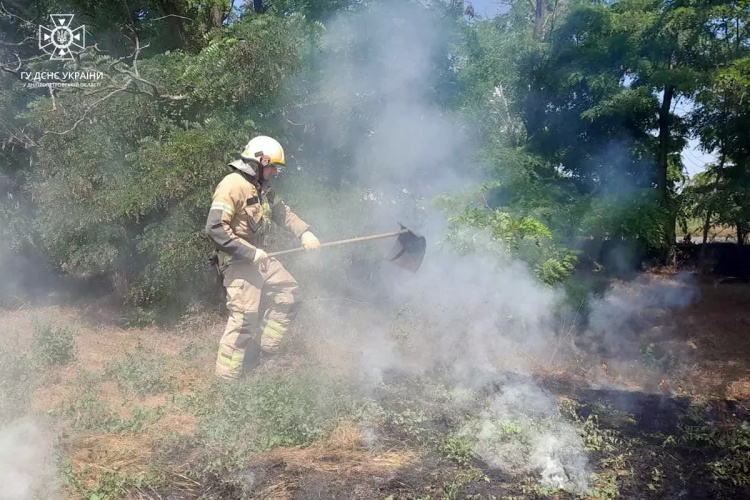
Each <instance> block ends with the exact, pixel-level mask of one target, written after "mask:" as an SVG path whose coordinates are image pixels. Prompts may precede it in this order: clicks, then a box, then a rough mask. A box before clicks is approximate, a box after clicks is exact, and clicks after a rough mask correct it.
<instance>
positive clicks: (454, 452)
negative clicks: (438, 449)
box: [443, 435, 474, 464]
mask: <svg viewBox="0 0 750 500" xmlns="http://www.w3.org/2000/svg"><path fill="white" fill-rule="evenodd" d="M473 448H474V443H473V442H472V441H471V440H470V439H469V438H468V437H466V436H460V435H450V436H448V437H446V438H445V441H444V442H443V454H444V455H445V456H446V457H448V458H451V459H453V460H455V461H456V462H458V463H459V464H467V463H469V461H471V459H472V458H473V456H474V451H473Z"/></svg>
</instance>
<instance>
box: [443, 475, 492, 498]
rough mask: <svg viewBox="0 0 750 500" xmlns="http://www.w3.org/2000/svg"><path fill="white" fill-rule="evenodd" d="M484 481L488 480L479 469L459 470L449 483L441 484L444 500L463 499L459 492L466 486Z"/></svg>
mask: <svg viewBox="0 0 750 500" xmlns="http://www.w3.org/2000/svg"><path fill="white" fill-rule="evenodd" d="M478 481H485V482H489V481H490V478H489V477H487V475H486V474H485V473H484V472H482V471H481V470H479V469H467V470H461V471H458V472H457V473H456V476H455V477H454V478H453V480H452V481H451V482H450V483H445V484H443V495H444V497H443V498H445V499H446V500H457V499H459V498H464V497H463V496H462V495H461V494H460V493H461V490H462V489H463V488H464V487H466V486H467V485H469V484H471V483H474V482H478Z"/></svg>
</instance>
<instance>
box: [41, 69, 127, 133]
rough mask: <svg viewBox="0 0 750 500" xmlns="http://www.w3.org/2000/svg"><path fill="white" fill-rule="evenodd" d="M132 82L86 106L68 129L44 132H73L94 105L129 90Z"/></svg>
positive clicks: (46, 131)
mask: <svg viewBox="0 0 750 500" xmlns="http://www.w3.org/2000/svg"><path fill="white" fill-rule="evenodd" d="M130 83H131V82H130V81H128V82H127V84H126V85H125V86H124V87H118V88H116V89H115V90H113V91H112V92H110V93H109V94H107V95H105V96H104V97H102V98H101V99H97V100H96V101H94V102H93V103H92V104H91V105H90V106H89V107H87V108H86V111H84V112H83V115H81V117H80V118H79V119H78V120H77V121H76V122H75V123H74V124H73V126H72V127H70V128H69V129H68V130H65V131H63V132H55V131H53V130H45V131H44V133H45V134H54V135H65V134H68V133H70V132H72V131H73V130H75V129H76V127H78V125H80V123H81V122H82V121H83V120H85V119H86V116H88V114H89V111H91V110H92V109H94V107H95V106H96V105H97V104H99V103H100V102H102V101H105V100H107V99H109V98H110V97H112V96H113V95H115V94H117V93H118V92H125V91H126V90H127V88H128V85H130Z"/></svg>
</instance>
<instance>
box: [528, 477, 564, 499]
mask: <svg viewBox="0 0 750 500" xmlns="http://www.w3.org/2000/svg"><path fill="white" fill-rule="evenodd" d="M521 491H522V492H524V493H525V494H526V495H534V496H536V497H542V498H549V497H550V496H551V495H554V494H555V493H557V492H559V491H562V490H561V489H560V488H555V487H552V486H544V485H543V484H541V483H540V482H539V481H538V480H536V479H533V478H526V479H524V480H523V482H522V483H521Z"/></svg>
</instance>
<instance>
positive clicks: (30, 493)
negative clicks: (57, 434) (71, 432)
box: [0, 417, 59, 500]
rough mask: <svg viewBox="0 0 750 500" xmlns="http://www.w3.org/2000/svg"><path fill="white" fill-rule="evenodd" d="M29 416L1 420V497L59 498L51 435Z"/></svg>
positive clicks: (18, 498)
mask: <svg viewBox="0 0 750 500" xmlns="http://www.w3.org/2000/svg"><path fill="white" fill-rule="evenodd" d="M41 429H42V426H40V425H39V423H38V422H35V421H33V420H32V419H30V418H29V417H24V418H19V419H16V420H13V421H11V422H9V423H7V424H0V484H2V485H3V488H2V491H0V499H8V500H11V499H12V500H26V499H28V500H31V499H36V498H58V493H59V484H58V481H57V479H56V476H55V472H56V470H55V467H54V453H53V445H52V439H51V437H50V436H48V435H46V434H45V433H44V432H43V431H42V430H41Z"/></svg>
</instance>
